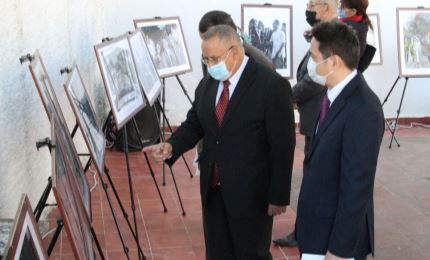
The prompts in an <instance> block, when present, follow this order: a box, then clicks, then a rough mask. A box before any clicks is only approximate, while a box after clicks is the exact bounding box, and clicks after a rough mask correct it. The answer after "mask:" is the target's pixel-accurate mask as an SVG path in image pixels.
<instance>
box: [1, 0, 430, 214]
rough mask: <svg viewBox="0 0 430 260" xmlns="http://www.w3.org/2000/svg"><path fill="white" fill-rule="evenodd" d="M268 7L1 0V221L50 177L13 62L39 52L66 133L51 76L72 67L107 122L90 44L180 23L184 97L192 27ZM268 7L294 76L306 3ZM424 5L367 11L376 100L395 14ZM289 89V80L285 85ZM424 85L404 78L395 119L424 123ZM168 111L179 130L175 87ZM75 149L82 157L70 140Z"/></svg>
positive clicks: (196, 45) (34, 105)
mask: <svg viewBox="0 0 430 260" xmlns="http://www.w3.org/2000/svg"><path fill="white" fill-rule="evenodd" d="M264 2H267V1H257V0H255V1H250V0H243V1H227V0H216V1H215V0H208V1H197V0H184V1H177V0H159V1H148V0H145V1H142V0H140V1H138V0H124V1H116V0H78V1H73V0H57V1H49V0H39V1H30V0H21V1H17V0H2V8H1V9H0V35H2V37H1V38H0V47H1V48H0V82H1V83H0V111H1V112H0V136H1V137H2V138H3V140H1V141H0V176H1V181H0V217H13V216H14V214H15V209H16V205H17V203H18V200H19V196H20V194H21V193H23V192H26V193H29V195H30V198H31V201H32V203H33V205H35V203H36V201H37V199H38V197H39V196H40V194H41V192H42V190H43V188H44V185H45V183H46V179H47V177H48V176H49V174H50V156H49V153H48V151H47V150H46V149H43V150H41V151H40V152H36V149H35V146H34V144H35V141H36V140H37V139H38V138H43V137H46V136H49V133H50V132H49V129H50V126H49V122H48V120H47V117H46V115H45V112H44V110H43V107H42V104H41V102H40V99H39V97H38V95H37V92H36V89H35V87H34V84H33V82H32V80H31V78H30V75H29V71H28V69H27V66H26V65H22V66H21V65H20V64H19V62H18V57H19V56H21V55H23V54H26V53H29V52H30V53H31V52H33V51H34V50H35V49H39V50H40V52H41V54H42V57H43V58H44V61H45V65H46V66H47V70H48V73H49V74H50V76H51V80H52V82H53V84H54V87H55V88H56V91H57V95H58V97H59V99H60V101H61V104H62V107H63V110H64V113H65V115H66V117H67V118H68V123H69V127H70V128H71V127H72V125H73V120H74V119H73V116H72V113H71V110H70V108H69V104H68V101H67V100H66V98H65V96H64V91H63V88H62V83H63V82H64V78H62V77H61V76H60V74H59V73H58V71H59V69H60V68H61V67H63V66H65V65H71V63H72V62H73V61H76V62H77V64H78V66H79V67H80V69H81V72H82V74H83V77H84V81H85V83H86V85H87V87H88V88H89V89H90V95H91V96H92V97H93V102H94V103H95V106H96V110H97V114H98V116H99V118H100V120H102V119H103V118H104V117H105V115H106V106H107V105H106V98H105V92H104V89H103V88H102V83H101V77H100V73H99V71H98V67H97V64H96V61H95V55H94V51H93V45H94V44H96V43H98V42H99V41H100V39H101V38H102V37H105V36H110V37H114V36H117V35H119V34H122V33H124V32H126V31H129V30H132V29H133V28H134V26H133V22H132V20H133V19H135V18H150V17H154V16H162V17H167V16H180V18H181V22H182V26H183V29H184V34H185V38H186V42H187V45H188V50H189V52H190V58H191V62H192V66H193V72H192V73H188V74H186V75H183V76H181V78H182V80H183V82H184V84H185V86H186V88H187V89H188V92H189V93H190V95H191V96H193V94H194V89H195V87H196V85H197V83H198V81H199V79H200V78H201V68H200V53H201V52H200V39H199V37H198V33H197V25H198V22H199V20H200V17H201V16H202V15H203V14H204V13H206V12H207V11H210V10H214V9H218V10H224V11H226V12H229V13H230V14H231V15H232V17H233V19H234V20H235V21H236V23H237V24H238V25H240V22H241V21H240V17H241V13H240V12H241V8H240V7H241V6H240V5H241V3H264ZM271 3H272V4H287V5H293V23H294V24H293V39H294V43H293V48H294V51H293V62H294V72H295V70H296V69H297V66H298V63H299V62H300V60H301V58H302V57H303V55H304V53H305V52H306V50H307V49H308V44H307V43H306V42H305V41H304V39H303V37H302V36H301V35H302V32H303V31H304V30H305V29H306V28H307V27H308V26H307V24H306V22H305V17H304V10H305V5H306V1H305V0H284V1H280V0H277V1H271ZM418 5H421V6H422V5H426V6H430V1H429V0H397V1H393V0H374V1H371V3H370V7H369V10H368V12H369V13H375V12H376V13H379V14H380V19H381V21H380V22H381V36H382V52H383V55H384V56H383V61H384V64H383V65H382V66H372V67H370V68H369V69H368V70H367V71H366V73H365V76H366V78H367V80H368V82H369V84H370V86H371V87H372V88H373V89H374V91H375V92H376V93H377V94H378V95H379V97H380V98H381V99H383V98H384V97H385V95H386V93H387V92H388V90H389V88H390V87H391V85H392V83H393V82H394V80H395V79H396V77H397V75H398V73H399V71H398V65H397V64H398V63H397V36H396V7H397V6H399V7H400V6H403V7H413V6H418ZM291 83H292V84H294V80H292V81H291ZM429 86H430V80H429V79H411V80H410V83H409V86H408V90H407V92H406V96H405V101H404V107H403V110H402V113H401V116H402V117H424V116H430V102H428V100H430V89H429ZM402 87H403V85H399V86H398V87H397V88H396V89H395V91H394V93H393V94H392V96H391V97H390V100H389V102H388V103H387V104H386V106H385V108H384V109H385V113H386V115H387V116H388V117H393V116H394V115H395V114H396V110H397V105H398V102H399V99H400V94H401V88H402ZM166 91H167V110H168V116H169V117H170V119H171V121H172V123H173V124H178V123H180V122H181V121H182V120H183V119H184V118H185V114H186V111H187V110H188V108H189V103H188V101H187V99H186V98H185V96H184V95H183V93H182V90H181V89H180V88H179V85H178V84H177V83H176V81H175V79H168V80H167V84H166ZM77 143H78V144H77V146H78V147H79V148H78V150H80V151H82V150H85V149H84V146H83V145H82V139H81V138H77Z"/></svg>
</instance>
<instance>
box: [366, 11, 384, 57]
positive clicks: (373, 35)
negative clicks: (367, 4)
mask: <svg viewBox="0 0 430 260" xmlns="http://www.w3.org/2000/svg"><path fill="white" fill-rule="evenodd" d="M368 16H369V19H370V21H371V22H372V27H373V30H372V29H370V28H369V31H368V32H367V43H368V44H369V45H372V46H373V47H375V48H376V53H375V56H374V57H373V60H372V62H371V63H370V64H371V65H382V64H383V56H382V44H381V26H380V19H379V14H376V13H374V14H368Z"/></svg>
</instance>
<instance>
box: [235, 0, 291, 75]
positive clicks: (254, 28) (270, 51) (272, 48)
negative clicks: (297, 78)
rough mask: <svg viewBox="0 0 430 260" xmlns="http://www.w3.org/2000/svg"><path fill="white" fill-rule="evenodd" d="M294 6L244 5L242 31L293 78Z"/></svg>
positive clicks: (283, 72) (277, 68) (277, 67)
mask: <svg viewBox="0 0 430 260" xmlns="http://www.w3.org/2000/svg"><path fill="white" fill-rule="evenodd" d="M292 9H293V8H292V6H289V5H248V4H243V5H242V30H243V31H244V33H245V34H247V35H248V36H249V38H250V40H251V44H252V45H253V46H254V47H256V48H258V49H260V50H261V51H262V52H263V53H264V54H265V55H266V56H267V57H268V58H269V59H270V60H271V61H272V63H273V65H274V66H275V68H276V71H277V72H278V73H279V74H280V75H282V76H283V77H285V78H292V77H293V68H292V65H293V61H292V30H293V29H292V28H293V27H292V21H293V20H292Z"/></svg>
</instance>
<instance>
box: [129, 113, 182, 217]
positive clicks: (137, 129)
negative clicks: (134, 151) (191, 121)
mask: <svg viewBox="0 0 430 260" xmlns="http://www.w3.org/2000/svg"><path fill="white" fill-rule="evenodd" d="M155 113H156V118H157V122H158V125H160V121H159V118H158V114H157V111H156V109H155ZM133 125H134V129H135V130H136V133H137V136H138V137H139V143H140V146H141V147H142V149H143V148H144V145H143V141H142V137H141V134H140V131H139V128H138V127H137V123H136V119H135V118H133ZM160 137H161V141H162V142H164V137H163V135H161V136H160ZM144 155H145V160H146V161H147V163H148V166H150V163H149V159H148V155H147V154H146V152H144ZM164 165H165V164H164V163H163V166H164ZM169 169H170V173H171V174H172V179H173V183H174V185H175V189H176V194H177V195H178V199H179V204H180V206H181V209H182V216H185V215H186V213H185V209H184V205H183V203H182V198H181V195H180V194H179V190H178V185H177V184H176V179H175V175H174V174H173V170H172V167H169ZM149 170H150V172H151V176H152V177H153V178H154V179H155V176H154V172H153V170H152V167H150V168H149ZM157 190H158V192H160V190H159V189H158V186H157ZM163 205H164V202H163ZM164 212H167V209H166V207H164Z"/></svg>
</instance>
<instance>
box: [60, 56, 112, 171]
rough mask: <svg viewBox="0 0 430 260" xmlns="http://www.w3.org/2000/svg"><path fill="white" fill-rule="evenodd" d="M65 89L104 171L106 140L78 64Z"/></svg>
mask: <svg viewBox="0 0 430 260" xmlns="http://www.w3.org/2000/svg"><path fill="white" fill-rule="evenodd" d="M64 89H65V91H66V94H67V98H68V99H69V101H70V105H71V107H72V110H73V112H74V114H75V117H76V120H77V122H78V124H79V128H80V129H81V131H82V135H83V136H84V140H85V142H86V144H87V146H88V150H89V151H90V154H91V158H92V159H93V162H94V163H95V165H96V167H97V169H98V171H99V172H100V173H103V172H104V158H105V146H106V140H105V136H104V134H103V130H102V128H101V127H100V125H99V123H98V121H97V118H96V114H95V112H94V109H93V106H92V105H91V102H90V98H89V96H88V93H87V91H86V89H85V86H84V82H83V81H82V77H81V73H80V72H79V69H78V67H77V65H76V64H74V65H73V67H72V71H71V72H70V74H69V78H68V80H67V82H66V84H65V85H64Z"/></svg>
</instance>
